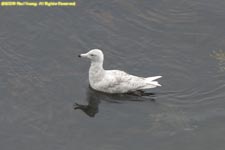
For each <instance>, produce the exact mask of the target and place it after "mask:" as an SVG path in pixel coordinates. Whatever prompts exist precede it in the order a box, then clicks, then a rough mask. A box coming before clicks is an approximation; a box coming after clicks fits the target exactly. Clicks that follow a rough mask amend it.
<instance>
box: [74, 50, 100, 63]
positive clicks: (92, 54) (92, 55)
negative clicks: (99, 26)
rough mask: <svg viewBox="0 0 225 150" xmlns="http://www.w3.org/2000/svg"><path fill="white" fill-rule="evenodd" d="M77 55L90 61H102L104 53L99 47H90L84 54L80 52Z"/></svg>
mask: <svg viewBox="0 0 225 150" xmlns="http://www.w3.org/2000/svg"><path fill="white" fill-rule="evenodd" d="M78 57H82V58H88V59H90V60H91V62H103V60H104V55H103V53H102V51H101V50H100V49H92V50H90V51H89V52H87V53H85V54H80V55H78Z"/></svg>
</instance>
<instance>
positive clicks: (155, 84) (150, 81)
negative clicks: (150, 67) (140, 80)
mask: <svg viewBox="0 0 225 150" xmlns="http://www.w3.org/2000/svg"><path fill="white" fill-rule="evenodd" d="M159 78H162V76H154V77H148V78H145V80H146V82H147V83H149V84H151V85H153V86H161V84H159V83H158V81H154V80H156V79H159Z"/></svg>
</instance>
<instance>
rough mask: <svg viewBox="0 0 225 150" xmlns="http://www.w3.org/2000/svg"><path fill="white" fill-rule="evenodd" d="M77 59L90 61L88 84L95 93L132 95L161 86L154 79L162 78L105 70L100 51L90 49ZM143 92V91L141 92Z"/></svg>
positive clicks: (102, 55)
mask: <svg viewBox="0 0 225 150" xmlns="http://www.w3.org/2000/svg"><path fill="white" fill-rule="evenodd" d="M78 57H82V58H88V59H90V61H91V65H90V68H89V84H90V86H91V88H93V89H94V90H96V91H100V92H104V93H110V94H113V93H118V94H119V93H132V92H135V91H142V90H144V89H151V88H155V87H158V86H161V85H160V84H159V83H158V82H157V81H155V80H156V79H159V78H161V77H162V76H153V77H147V78H144V77H138V76H134V75H130V74H128V73H126V72H124V71H121V70H105V69H104V68H103V62H104V54H103V52H102V51H101V50H100V49H92V50H90V51H89V52H87V53H85V54H80V55H78ZM142 92H143V91H142Z"/></svg>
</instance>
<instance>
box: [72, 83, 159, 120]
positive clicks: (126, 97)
mask: <svg viewBox="0 0 225 150" xmlns="http://www.w3.org/2000/svg"><path fill="white" fill-rule="evenodd" d="M86 101H87V102H88V104H87V105H84V104H78V103H74V110H82V111H83V112H84V113H85V114H87V115H88V116H89V117H95V115H96V114H97V113H98V111H99V109H98V106H99V104H100V103H101V101H106V102H109V103H122V102H125V101H137V102H142V101H153V102H154V101H155V93H145V92H144V91H136V92H133V93H126V94H107V93H102V92H99V91H95V90H93V89H92V88H91V87H89V88H88V89H87V98H86Z"/></svg>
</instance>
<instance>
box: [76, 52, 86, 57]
mask: <svg viewBox="0 0 225 150" xmlns="http://www.w3.org/2000/svg"><path fill="white" fill-rule="evenodd" d="M87 56H88V54H87V53H86V54H80V55H78V57H87Z"/></svg>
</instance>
